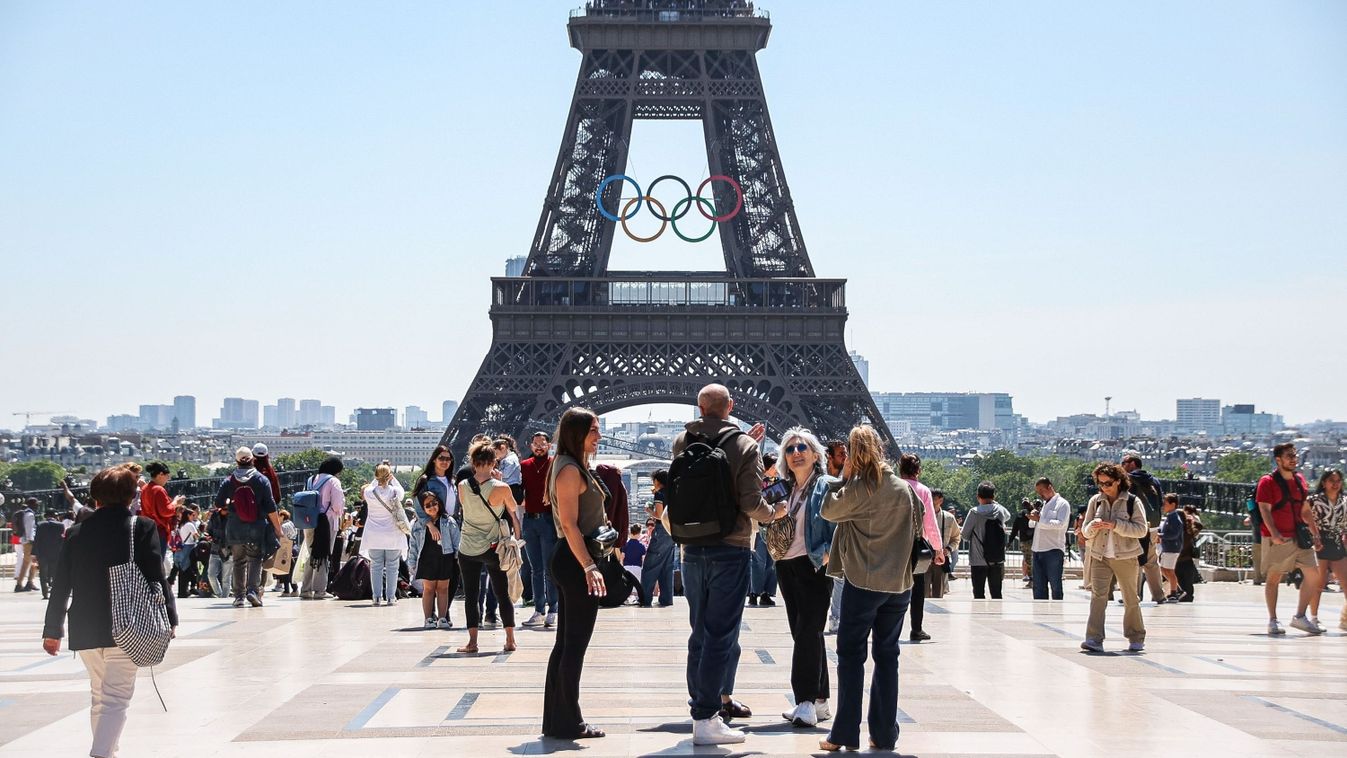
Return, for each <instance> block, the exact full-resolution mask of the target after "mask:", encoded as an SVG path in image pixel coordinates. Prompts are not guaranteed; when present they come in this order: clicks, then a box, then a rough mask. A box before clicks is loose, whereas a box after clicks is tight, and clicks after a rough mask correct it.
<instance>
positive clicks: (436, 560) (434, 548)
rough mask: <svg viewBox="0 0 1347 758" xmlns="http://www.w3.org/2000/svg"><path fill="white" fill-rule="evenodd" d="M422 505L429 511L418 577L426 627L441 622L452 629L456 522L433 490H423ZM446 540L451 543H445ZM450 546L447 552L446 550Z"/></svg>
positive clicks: (456, 567) (434, 626)
mask: <svg viewBox="0 0 1347 758" xmlns="http://www.w3.org/2000/svg"><path fill="white" fill-rule="evenodd" d="M421 507H422V508H423V509H424V510H425V512H426V519H427V521H426V535H425V538H424V540H423V541H422V543H421V553H420V554H419V555H418V556H417V563H416V578H417V579H420V580H421V581H422V583H423V584H422V587H421V613H422V614H423V615H424V616H425V617H426V628H427V629H434V628H436V626H442V627H444V628H445V629H451V628H453V626H454V622H453V621H451V620H450V618H449V603H450V602H452V600H453V598H451V597H450V596H449V586H450V585H451V584H452V583H453V580H454V576H455V573H456V572H457V571H458V563H457V560H456V556H455V555H454V546H453V535H452V533H448V534H446V532H452V530H453V529H454V526H455V525H454V524H453V523H452V521H453V520H452V519H451V518H445V517H444V516H443V513H444V507H443V506H442V505H441V504H440V498H439V496H438V495H436V494H435V491H434V490H431V489H426V490H423V491H422V492H421ZM445 540H448V541H449V544H448V545H447V546H446V545H445ZM446 547H447V552H446ZM436 602H438V603H439V606H440V615H439V616H438V617H436V615H435V604H436Z"/></svg>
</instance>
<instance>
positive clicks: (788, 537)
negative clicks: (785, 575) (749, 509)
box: [763, 475, 816, 561]
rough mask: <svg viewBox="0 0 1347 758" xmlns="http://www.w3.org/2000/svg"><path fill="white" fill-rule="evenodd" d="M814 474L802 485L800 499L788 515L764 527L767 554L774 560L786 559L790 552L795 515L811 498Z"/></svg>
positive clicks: (793, 536) (793, 538)
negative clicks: (810, 492)
mask: <svg viewBox="0 0 1347 758" xmlns="http://www.w3.org/2000/svg"><path fill="white" fill-rule="evenodd" d="M814 476H816V475H811V476H810V477H809V481H807V482H805V483H804V486H803V487H801V490H802V492H801V493H800V499H799V500H797V501H796V502H795V506H794V507H793V508H791V509H790V511H789V512H788V513H787V514H786V517H785V518H779V519H777V520H775V521H769V522H767V526H766V527H764V528H763V538H764V539H766V540H767V554H768V555H770V556H772V560H774V561H780V560H785V558H786V553H789V552H790V546H791V545H793V544H794V543H795V517H796V515H798V514H799V512H800V509H801V508H803V507H804V504H805V500H807V499H808V498H809V495H808V493H809V491H810V490H811V489H812V486H811V485H813V483H814Z"/></svg>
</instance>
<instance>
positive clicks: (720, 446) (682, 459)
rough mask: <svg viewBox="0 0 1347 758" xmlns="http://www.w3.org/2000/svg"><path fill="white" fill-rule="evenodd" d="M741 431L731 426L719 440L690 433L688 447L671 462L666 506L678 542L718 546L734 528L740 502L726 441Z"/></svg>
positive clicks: (670, 529) (675, 540) (671, 529)
mask: <svg viewBox="0 0 1347 758" xmlns="http://www.w3.org/2000/svg"><path fill="white" fill-rule="evenodd" d="M740 434H743V432H741V431H739V430H738V429H727V430H725V431H724V432H722V433H721V434H719V435H717V436H716V437H715V439H711V438H709V437H706V436H705V435H701V434H689V435H688V445H687V447H685V448H683V451H682V452H681V453H679V454H678V456H677V457H676V458H674V461H673V463H671V464H669V496H668V499H667V502H666V506H665V507H666V508H667V509H668V510H667V513H668V515H669V533H670V536H672V537H673V540H674V542H677V543H678V544H680V545H714V544H716V543H718V542H720V541H721V540H723V539H725V537H727V536H728V535H729V534H730V533H731V532H733V531H734V527H735V524H736V523H738V521H739V502H738V500H737V499H736V497H735V491H734V472H732V471H730V459H729V456H727V455H725V443H727V442H729V441H730V440H732V439H734V438H735V437H737V436H739V435H740Z"/></svg>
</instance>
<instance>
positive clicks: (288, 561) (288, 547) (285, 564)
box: [262, 537, 295, 576]
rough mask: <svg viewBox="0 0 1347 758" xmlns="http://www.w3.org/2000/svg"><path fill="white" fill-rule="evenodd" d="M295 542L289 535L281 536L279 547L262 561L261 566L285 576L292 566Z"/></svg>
mask: <svg viewBox="0 0 1347 758" xmlns="http://www.w3.org/2000/svg"><path fill="white" fill-rule="evenodd" d="M294 560H295V543H294V542H293V541H292V540H291V539H290V538H289V537H282V538H281V544H280V547H278V548H276V552H275V553H273V554H272V555H271V557H270V558H268V559H266V560H265V561H263V562H262V568H264V569H266V570H267V571H270V572H271V573H273V574H275V575H277V576H285V575H287V574H289V573H290V569H291V567H292V566H294Z"/></svg>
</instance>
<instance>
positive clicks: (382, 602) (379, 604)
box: [374, 597, 384, 608]
mask: <svg viewBox="0 0 1347 758" xmlns="http://www.w3.org/2000/svg"><path fill="white" fill-rule="evenodd" d="M383 604H384V601H383V600H382V599H380V598H377V597H376V598H374V607H375V608H378V607H379V606H381V605H383Z"/></svg>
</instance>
